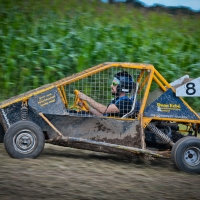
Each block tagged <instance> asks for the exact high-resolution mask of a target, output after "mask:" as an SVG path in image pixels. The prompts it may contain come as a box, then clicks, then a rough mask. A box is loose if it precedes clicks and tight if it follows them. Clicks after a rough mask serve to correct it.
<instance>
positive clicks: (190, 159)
mask: <svg viewBox="0 0 200 200" xmlns="http://www.w3.org/2000/svg"><path fill="white" fill-rule="evenodd" d="M171 160H172V162H173V163H174V164H175V166H176V167H177V168H178V169H180V170H182V171H185V172H189V173H200V138H196V137H185V138H182V139H180V140H178V142H176V143H175V144H174V146H173V148H172V151H171Z"/></svg>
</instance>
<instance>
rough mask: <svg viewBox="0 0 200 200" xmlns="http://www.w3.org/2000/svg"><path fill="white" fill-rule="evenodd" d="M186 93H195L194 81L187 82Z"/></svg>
mask: <svg viewBox="0 0 200 200" xmlns="http://www.w3.org/2000/svg"><path fill="white" fill-rule="evenodd" d="M186 88H187V89H186V94H188V95H194V94H195V93H196V89H195V84H194V83H187V84H186Z"/></svg>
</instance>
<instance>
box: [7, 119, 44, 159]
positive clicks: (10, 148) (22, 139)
mask: <svg viewBox="0 0 200 200" xmlns="http://www.w3.org/2000/svg"><path fill="white" fill-rule="evenodd" d="M44 144H45V138H44V134H43V132H42V130H41V128H40V127H39V126H38V125H37V124H35V123H33V122H31V121H19V122H16V123H15V124H12V125H11V126H10V128H9V129H8V130H7V131H6V134H5V137H4V146H5V149H6V151H7V153H8V154H9V155H10V156H11V157H12V158H36V157H38V156H39V155H40V153H41V152H42V150H43V149H44Z"/></svg>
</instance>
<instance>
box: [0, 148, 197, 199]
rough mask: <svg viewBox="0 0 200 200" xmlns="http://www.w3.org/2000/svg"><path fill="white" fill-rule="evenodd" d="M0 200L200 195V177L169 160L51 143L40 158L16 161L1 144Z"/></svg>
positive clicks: (165, 197) (159, 197) (174, 197)
mask: <svg viewBox="0 0 200 200" xmlns="http://www.w3.org/2000/svg"><path fill="white" fill-rule="evenodd" d="M0 159H1V165H0V199H1V200H5V199H91V200H94V199H105V200H107V199H115V200H116V199H120V200H123V199H200V195H199V186H200V181H199V178H200V175H192V174H187V173H185V172H180V171H178V170H177V169H175V168H174V167H173V165H172V163H171V162H170V161H169V160H166V159H161V160H156V161H153V162H152V163H151V165H147V164H144V163H142V162H139V161H138V160H137V159H134V160H132V161H131V162H130V161H129V160H127V159H126V158H124V157H120V156H117V155H110V154H104V153H97V152H90V151H83V150H77V149H70V148H66V147H58V146H53V145H50V144H46V146H45V149H44V151H43V153H42V154H41V156H40V157H39V158H37V159H24V160H17V159H11V158H10V157H9V156H8V155H7V153H6V151H5V149H4V146H3V144H0Z"/></svg>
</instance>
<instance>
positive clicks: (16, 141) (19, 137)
mask: <svg viewBox="0 0 200 200" xmlns="http://www.w3.org/2000/svg"><path fill="white" fill-rule="evenodd" d="M13 145H14V148H15V150H16V151H18V152H19V153H22V154H28V153H31V152H32V151H33V150H34V149H35V147H36V136H35V134H34V133H33V132H32V131H30V130H28V129H26V130H21V131H19V132H18V133H17V134H16V135H15V137H14V138H13Z"/></svg>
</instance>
